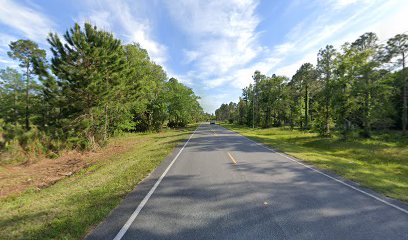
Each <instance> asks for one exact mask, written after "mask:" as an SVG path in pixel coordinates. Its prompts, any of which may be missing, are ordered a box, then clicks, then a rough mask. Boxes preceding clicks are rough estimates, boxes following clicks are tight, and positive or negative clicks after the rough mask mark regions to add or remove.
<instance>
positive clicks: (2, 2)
mask: <svg viewBox="0 0 408 240" xmlns="http://www.w3.org/2000/svg"><path fill="white" fill-rule="evenodd" d="M0 22H1V24H3V25H7V26H9V27H10V28H12V29H13V30H15V31H16V32H18V33H19V34H20V35H22V36H23V37H27V38H29V39H32V40H34V41H38V42H45V39H46V36H47V35H48V33H49V32H50V31H52V30H53V28H54V27H55V24H54V22H53V21H52V20H51V19H49V18H48V17H47V16H45V15H44V14H43V13H41V12H39V11H37V10H34V9H33V8H29V7H27V6H24V5H23V4H19V3H17V2H16V1H9V0H0Z"/></svg>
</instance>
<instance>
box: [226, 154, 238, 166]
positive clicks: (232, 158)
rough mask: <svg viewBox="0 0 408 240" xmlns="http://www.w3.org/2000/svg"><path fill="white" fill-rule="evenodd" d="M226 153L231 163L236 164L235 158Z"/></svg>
mask: <svg viewBox="0 0 408 240" xmlns="http://www.w3.org/2000/svg"><path fill="white" fill-rule="evenodd" d="M227 153H228V156H229V157H230V159H231V161H232V162H233V163H234V164H237V161H236V160H235V158H234V157H233V156H232V155H231V153H229V152H227Z"/></svg>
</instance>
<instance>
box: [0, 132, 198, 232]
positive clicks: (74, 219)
mask: <svg viewBox="0 0 408 240" xmlns="http://www.w3.org/2000/svg"><path fill="white" fill-rule="evenodd" d="M194 128H195V126H191V127H188V128H186V129H184V130H165V131H163V132H161V133H134V134H127V135H124V136H121V137H117V138H114V139H112V140H111V142H110V144H116V145H119V146H120V145H121V143H126V144H128V143H129V142H132V144H133V147H131V148H130V149H129V150H128V151H126V152H123V153H120V154H118V155H114V156H109V157H103V156H102V157H101V159H99V160H98V161H97V162H96V163H95V164H93V165H92V166H90V167H87V168H85V169H83V170H81V171H79V172H78V173H76V174H74V175H72V176H70V177H67V178H65V179H63V180H60V181H58V182H57V183H56V184H54V185H52V186H50V187H47V188H45V189H42V190H39V191H38V190H28V191H26V192H24V193H22V194H19V195H17V196H10V197H7V198H4V199H0V206H1V208H0V229H1V230H0V239H80V238H82V237H83V236H84V235H85V234H86V233H87V231H89V230H90V229H91V228H92V226H95V225H96V224H98V223H99V222H100V221H102V220H103V219H104V218H105V217H106V216H107V215H108V214H109V212H110V211H111V210H112V209H113V208H115V207H116V206H117V205H118V204H119V203H120V201H121V200H122V199H123V197H124V196H126V194H127V193H129V192H130V191H132V190H133V189H134V187H135V185H136V184H137V183H138V182H140V181H141V180H142V179H143V178H144V177H146V176H147V175H148V174H149V173H150V172H151V171H152V170H153V169H155V168H156V167H157V166H158V165H159V164H160V163H161V162H162V160H163V159H165V157H166V156H168V155H169V154H170V153H171V151H172V150H173V149H174V147H175V146H176V145H177V144H179V143H180V141H182V140H183V139H186V138H187V137H188V136H189V134H190V133H191V131H192V130H193V129H194Z"/></svg>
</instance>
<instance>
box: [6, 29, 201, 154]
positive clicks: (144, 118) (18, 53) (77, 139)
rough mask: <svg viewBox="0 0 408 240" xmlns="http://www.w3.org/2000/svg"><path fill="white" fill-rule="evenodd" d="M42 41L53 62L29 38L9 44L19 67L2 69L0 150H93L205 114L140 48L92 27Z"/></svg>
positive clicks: (186, 90)
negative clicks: (129, 135) (126, 136)
mask: <svg viewBox="0 0 408 240" xmlns="http://www.w3.org/2000/svg"><path fill="white" fill-rule="evenodd" d="M47 41H48V43H49V44H50V50H51V52H52V56H51V58H50V61H48V59H47V56H46V51H45V50H43V49H41V48H39V46H38V44H37V43H35V42H33V41H31V40H23V39H21V40H17V41H14V42H11V43H10V45H9V47H10V51H9V52H8V55H9V56H10V57H11V58H12V59H14V60H16V61H18V62H19V67H20V68H19V69H13V68H6V69H2V70H1V71H0V102H1V105H0V133H1V134H0V136H1V137H0V150H5V149H7V148H10V147H11V146H13V143H17V144H18V145H19V146H21V147H22V148H23V149H24V150H25V151H33V150H35V151H40V152H41V151H42V152H47V151H54V152H57V151H58V150H60V149H65V148H81V149H93V148H95V147H98V146H102V145H104V144H105V143H106V141H107V140H108V138H109V137H111V136H112V135H114V134H116V133H119V132H123V131H148V130H160V129H161V128H162V126H163V125H166V124H167V125H168V126H170V127H183V126H186V125H187V124H188V123H190V122H194V121H199V120H200V119H201V118H202V116H203V110H202V108H201V106H200V104H199V102H198V100H199V97H198V96H196V95H195V93H194V92H193V90H192V89H190V88H188V87H187V86H185V85H183V84H182V83H180V82H179V81H178V80H177V79H175V78H170V79H168V77H167V75H166V73H165V71H164V70H163V68H162V67H161V66H160V65H158V64H156V63H154V62H153V61H152V60H151V59H150V58H149V55H148V53H147V51H146V50H145V49H143V48H141V47H140V45H139V44H137V43H131V44H123V43H122V41H121V40H119V39H117V38H115V37H114V36H113V34H112V33H109V32H106V31H103V30H100V29H98V28H97V27H96V26H93V25H91V24H89V23H85V24H84V26H83V27H82V26H80V25H78V24H75V25H74V26H73V27H72V28H70V29H68V30H67V31H66V32H65V34H64V35H63V37H62V38H61V37H60V36H59V35H58V34H56V33H50V34H49V36H48V38H47ZM30 148H31V149H30Z"/></svg>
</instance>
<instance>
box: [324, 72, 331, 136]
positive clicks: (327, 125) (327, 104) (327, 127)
mask: <svg viewBox="0 0 408 240" xmlns="http://www.w3.org/2000/svg"><path fill="white" fill-rule="evenodd" d="M329 81H330V75H328V77H327V79H326V101H325V108H326V111H325V126H324V134H325V135H330V91H329V88H330V86H329Z"/></svg>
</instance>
